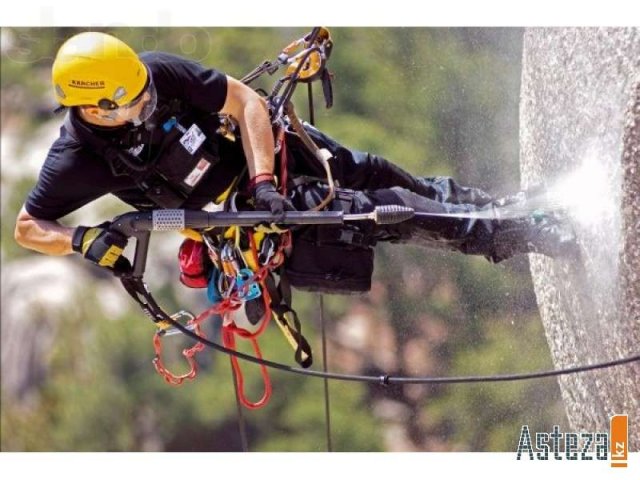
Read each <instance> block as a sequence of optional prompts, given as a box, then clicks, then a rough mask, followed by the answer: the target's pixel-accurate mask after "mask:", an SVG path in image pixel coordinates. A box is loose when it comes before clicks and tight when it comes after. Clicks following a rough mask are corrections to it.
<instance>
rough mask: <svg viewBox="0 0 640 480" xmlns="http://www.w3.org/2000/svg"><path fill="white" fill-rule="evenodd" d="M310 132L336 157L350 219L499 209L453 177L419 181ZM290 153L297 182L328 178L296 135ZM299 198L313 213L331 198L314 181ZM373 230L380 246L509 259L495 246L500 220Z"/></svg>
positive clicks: (435, 220)
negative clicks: (385, 212) (382, 211)
mask: <svg viewBox="0 0 640 480" xmlns="http://www.w3.org/2000/svg"><path fill="white" fill-rule="evenodd" d="M307 131H308V133H309V134H310V136H311V137H312V138H313V140H314V141H315V142H316V143H317V144H318V146H319V147H321V148H327V149H328V150H329V151H330V152H331V153H332V154H333V159H332V161H331V168H332V173H333V175H334V179H335V180H336V181H337V183H338V184H339V186H340V189H339V196H340V198H341V200H342V201H341V203H340V205H341V206H342V208H343V209H346V210H347V211H348V212H349V213H363V212H370V211H372V210H373V209H374V208H375V207H376V206H378V205H404V206H407V207H411V208H413V209H414V210H415V211H416V212H422V213H468V212H475V211H479V210H482V209H487V208H491V207H492V205H493V204H494V199H493V198H492V197H491V196H490V195H489V194H487V193H486V192H484V191H482V190H480V189H478V188H471V187H465V186H462V185H459V184H458V183H457V182H455V181H454V180H453V179H451V178H449V177H414V176H413V175H411V174H409V173H408V172H406V171H404V170H403V169H401V168H400V167H398V166H397V165H394V164H393V163H391V162H389V161H388V160H386V159H385V158H383V157H380V156H377V155H373V154H370V153H365V152H359V151H356V150H350V149H348V148H346V147H344V146H342V145H340V144H338V143H337V142H336V141H335V140H333V139H331V138H330V137H328V136H327V135H325V134H323V133H322V132H320V131H318V130H316V129H314V128H313V127H309V126H307ZM287 147H288V149H289V153H290V155H289V172H290V173H291V175H292V176H293V177H295V176H307V177H319V178H324V177H325V173H324V170H323V169H322V167H321V166H320V165H319V163H318V161H317V160H316V159H315V158H313V156H312V155H311V154H310V153H309V152H308V150H307V149H306V148H305V147H304V145H303V144H302V142H301V141H300V140H299V139H298V137H297V136H296V135H295V134H288V136H287ZM293 192H294V193H293V194H292V201H293V203H294V205H295V206H296V208H298V209H307V208H310V207H312V206H314V205H317V204H318V203H319V202H320V201H321V200H322V199H323V198H324V197H325V195H326V192H327V187H326V184H324V183H322V182H316V181H313V180H310V181H309V182H308V183H305V184H302V185H298V186H297V187H295V188H294V189H293ZM340 205H338V204H336V205H334V208H340ZM370 228H371V231H370V232H368V233H369V234H370V235H371V237H372V238H373V239H374V241H392V242H399V243H411V244H417V245H422V246H426V247H431V248H441V249H447V250H455V251H459V252H462V253H465V254H473V255H484V256H485V257H487V258H488V259H489V260H491V261H500V260H503V259H504V258H502V257H501V256H500V255H499V254H497V253H496V246H495V245H494V243H495V242H494V234H495V232H496V231H497V230H498V229H499V228H500V222H498V221H497V220H492V219H477V218H452V217H428V216H425V217H420V218H414V219H412V220H410V221H408V222H404V223H401V224H395V225H382V226H373V225H370Z"/></svg>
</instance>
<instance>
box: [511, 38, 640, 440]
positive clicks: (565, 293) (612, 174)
mask: <svg viewBox="0 0 640 480" xmlns="http://www.w3.org/2000/svg"><path fill="white" fill-rule="evenodd" d="M639 72H640V29H637V28H626V29H623V28H618V29H611V28H609V29H605V28H601V29H595V28H579V29H576V28H573V29H529V30H527V31H526V32H525V39H524V51H523V71H522V91H521V103H520V141H521V144H520V149H521V150H520V162H521V174H522V181H523V186H524V187H528V186H531V185H533V184H540V183H542V184H543V185H546V186H549V187H551V186H552V185H554V184H556V183H557V181H558V179H560V178H562V177H565V176H570V175H573V174H575V172H576V171H577V170H579V169H580V168H581V166H583V165H585V164H590V165H594V166H595V167H597V169H599V170H597V169H596V170H597V173H596V175H595V176H594V177H592V178H590V179H588V180H587V181H584V182H581V184H580V185H578V186H577V187H578V188H580V189H581V193H582V194H585V193H586V195H587V196H586V197H585V198H587V199H591V200H593V199H595V200H596V201H597V205H596V207H594V208H593V210H592V212H593V213H592V214H590V216H588V217H589V218H587V220H585V221H584V222H577V223H576V230H577V233H578V236H579V244H580V249H581V252H582V259H581V261H577V262H575V261H574V262H570V261H563V260H551V259H548V258H542V257H540V256H537V255H532V256H531V272H532V275H533V280H534V286H535V290H536V295H537V299H538V304H539V306H540V312H541V316H542V321H543V323H544V327H545V331H546V335H547V340H548V342H549V345H550V348H551V354H552V357H553V361H554V364H555V366H556V367H558V368H560V367H568V366H574V365H582V364H589V363H595V362H600V361H606V360H611V359H616V358H620V357H623V356H628V355H631V354H634V353H638V351H640V307H639V302H640V286H639V284H640V281H639V272H640V223H639V221H640V179H639V175H640V168H639V167H638V165H639V148H640V147H639V146H638V143H639V142H640V139H639V134H638V131H639V127H638V125H639V123H640V120H639V116H640V104H639V95H640V93H639V91H638V88H639V87H638V86H637V81H638V79H639V78H640V76H639ZM632 95H633V101H630V100H631V98H632ZM600 207H602V208H600ZM559 382H560V387H561V390H562V395H563V398H564V402H565V405H566V410H567V415H568V418H569V421H570V423H571V425H572V428H573V429H575V430H576V431H607V430H608V426H609V417H610V416H611V415H613V414H620V413H627V414H629V421H630V425H629V427H630V436H631V438H630V446H631V449H632V450H638V449H640V366H638V365H637V364H635V365H630V366H623V367H616V368H612V369H608V370H602V371H598V372H589V373H582V374H577V375H569V376H563V377H560V378H559Z"/></svg>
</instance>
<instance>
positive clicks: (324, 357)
mask: <svg viewBox="0 0 640 480" xmlns="http://www.w3.org/2000/svg"><path fill="white" fill-rule="evenodd" d="M318 297H319V303H320V330H321V331H322V371H323V372H324V373H327V372H328V361H327V334H326V329H325V323H324V297H323V296H322V294H318ZM323 380H324V423H325V428H326V436H327V451H328V452H333V442H332V441H331V405H330V403H329V379H328V378H326V377H325V378H324V379H323Z"/></svg>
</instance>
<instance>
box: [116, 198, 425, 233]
mask: <svg viewBox="0 0 640 480" xmlns="http://www.w3.org/2000/svg"><path fill="white" fill-rule="evenodd" d="M414 215H415V211H414V210H413V209H412V208H409V207H404V206H400V205H382V206H378V207H376V208H375V209H374V210H373V211H372V212H369V213H356V214H345V213H343V212H340V211H337V212H315V211H291V212H285V214H284V218H283V219H282V220H279V219H277V218H276V217H275V216H274V215H273V214H272V213H271V212H250V211H247V212H204V211H201V210H170V209H169V210H153V211H151V212H131V213H125V214H124V215H120V216H119V217H116V218H115V219H114V220H113V223H112V226H111V228H113V229H114V230H117V231H119V232H121V233H123V234H124V235H126V236H128V237H139V236H140V235H142V234H144V233H145V232H150V231H176V230H184V229H185V228H194V229H206V228H215V227H230V226H232V225H237V226H240V227H250V226H255V225H259V224H262V223H266V224H270V223H277V224H279V225H333V224H342V223H344V222H350V221H363V220H369V221H373V222H375V223H376V224H378V225H388V224H393V223H400V222H404V221H407V220H409V219H411V218H412V217H413V216H414Z"/></svg>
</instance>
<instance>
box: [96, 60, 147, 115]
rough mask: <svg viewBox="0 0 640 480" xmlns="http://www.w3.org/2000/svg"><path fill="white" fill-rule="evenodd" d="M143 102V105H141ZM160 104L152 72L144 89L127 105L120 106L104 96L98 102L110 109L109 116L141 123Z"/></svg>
mask: <svg viewBox="0 0 640 480" xmlns="http://www.w3.org/2000/svg"><path fill="white" fill-rule="evenodd" d="M141 104H142V106H141ZM157 106H158V91H157V90H156V86H155V84H154V83H153V78H152V77H151V72H149V74H148V77H147V84H146V86H145V88H143V89H142V91H141V92H140V93H139V94H138V96H136V98H134V99H133V100H131V101H130V102H129V103H127V104H126V105H122V106H118V104H117V103H115V102H114V101H112V100H109V99H106V98H103V99H101V100H100V101H99V102H98V107H100V108H101V109H103V110H108V111H109V115H108V116H109V118H111V119H112V120H122V121H126V122H130V123H133V124H134V125H140V124H141V123H143V122H145V121H146V120H148V119H149V118H150V117H151V115H153V112H154V111H155V109H156V107H157Z"/></svg>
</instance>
